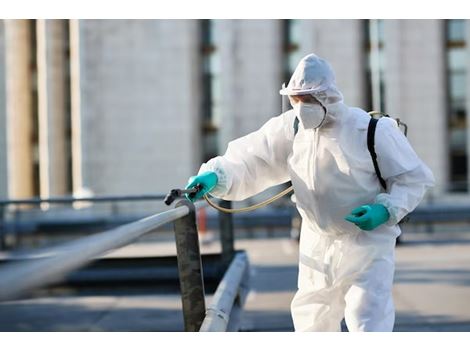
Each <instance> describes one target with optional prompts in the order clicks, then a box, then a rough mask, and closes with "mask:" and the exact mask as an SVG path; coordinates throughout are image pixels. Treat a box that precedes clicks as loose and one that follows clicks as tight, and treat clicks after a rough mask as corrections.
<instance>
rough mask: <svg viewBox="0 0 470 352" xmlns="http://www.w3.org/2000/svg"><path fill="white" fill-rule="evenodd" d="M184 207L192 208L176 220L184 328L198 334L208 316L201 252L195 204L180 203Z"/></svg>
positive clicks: (183, 201) (185, 201)
mask: <svg viewBox="0 0 470 352" xmlns="http://www.w3.org/2000/svg"><path fill="white" fill-rule="evenodd" d="M181 206H187V207H188V208H189V209H190V211H189V214H188V215H186V216H184V217H182V218H180V219H177V220H175V221H174V229H175V238H176V254H177V257H178V258H177V259H178V273H179V281H180V289H181V300H182V302H183V315H184V329H185V331H192V332H195V331H199V328H200V327H201V325H202V322H203V321H204V318H205V315H206V304H205V300H204V281H203V273H202V262H201V252H200V250H199V238H198V233H197V225H196V210H195V207H194V204H193V203H191V202H190V201H188V200H180V201H179V202H178V203H177V204H176V207H181Z"/></svg>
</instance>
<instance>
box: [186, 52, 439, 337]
mask: <svg viewBox="0 0 470 352" xmlns="http://www.w3.org/2000/svg"><path fill="white" fill-rule="evenodd" d="M280 93H281V94H282V95H287V96H288V97H289V100H290V103H291V105H292V109H291V110H289V111H287V112H285V113H283V114H281V115H280V116H277V117H273V118H271V119H270V120H269V121H267V122H266V123H265V124H264V125H263V126H262V127H261V128H260V129H259V130H258V131H256V132H253V133H250V134H248V135H246V136H244V137H241V138H238V139H236V140H234V141H232V142H230V143H229V145H228V148H227V151H226V153H225V154H224V155H223V156H218V157H215V158H213V159H211V160H209V161H208V162H207V163H205V164H203V165H202V166H201V168H200V170H199V173H198V175H197V176H193V177H191V178H190V180H189V183H188V185H187V187H188V188H190V187H193V186H195V185H196V184H200V185H202V186H203V187H202V189H201V190H200V191H199V192H198V193H196V194H195V195H194V197H193V198H192V199H194V200H195V199H198V198H201V197H202V196H203V195H204V194H205V193H207V192H210V194H211V195H213V196H215V197H218V198H223V199H226V200H244V199H246V198H248V197H251V196H253V195H256V194H257V193H260V192H262V191H264V190H265V189H267V188H269V187H271V186H274V185H279V184H282V183H284V182H287V181H292V185H293V187H294V192H295V196H296V206H297V209H298V210H299V213H300V215H301V217H302V228H301V236H300V247H299V276H298V291H297V293H296V294H295V297H294V299H293V300H292V304H291V312H292V318H293V321H294V326H295V330H296V331H341V330H340V323H341V320H342V319H343V317H344V318H345V320H346V324H347V327H348V329H349V331H392V330H393V325H394V320H395V310H394V305H393V299H392V283H393V274H394V249H395V241H396V238H397V237H398V236H399V235H400V233H401V231H400V228H399V226H398V225H397V224H398V222H399V221H400V220H401V219H402V218H403V217H404V216H406V214H408V213H409V212H411V211H412V210H413V209H414V208H415V207H416V206H417V205H418V203H419V202H420V201H421V199H422V198H423V196H424V194H425V192H426V190H427V189H428V188H429V187H431V186H433V184H434V178H433V175H432V173H431V171H430V170H429V168H428V167H427V166H426V165H424V164H423V162H422V161H421V160H420V159H419V158H418V156H417V155H416V153H415V152H414V150H413V149H412V147H411V146H410V144H409V143H408V140H407V139H406V137H405V136H404V135H403V133H402V132H401V131H400V130H399V128H398V126H397V123H396V122H395V120H393V119H390V118H381V119H380V120H379V122H378V124H377V127H376V131H375V152H376V154H377V162H378V166H379V169H380V171H381V174H382V178H383V179H384V180H385V181H386V186H387V187H386V190H385V189H384V188H382V186H381V184H380V182H379V180H378V178H377V175H376V171H375V169H374V165H373V161H372V158H371V155H370V153H369V150H368V148H367V130H368V125H369V120H370V116H369V115H368V114H367V113H366V112H365V111H363V110H361V109H359V108H351V107H348V106H347V105H345V104H344V102H343V96H342V94H341V93H340V91H339V90H338V89H337V88H336V83H335V76H334V73H333V70H332V68H331V67H330V65H329V64H328V63H327V62H326V61H325V60H323V59H321V58H320V57H318V56H316V55H314V54H310V55H307V56H306V57H304V58H303V59H302V60H301V61H300V63H299V64H298V66H297V68H296V70H295V72H294V74H293V75H292V78H291V80H290V81H289V84H288V86H287V87H285V88H283V89H282V90H281V91H280Z"/></svg>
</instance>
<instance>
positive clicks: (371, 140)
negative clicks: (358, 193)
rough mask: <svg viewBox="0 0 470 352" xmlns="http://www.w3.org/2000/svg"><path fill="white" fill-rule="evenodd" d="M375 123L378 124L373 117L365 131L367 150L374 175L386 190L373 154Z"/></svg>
mask: <svg viewBox="0 0 470 352" xmlns="http://www.w3.org/2000/svg"><path fill="white" fill-rule="evenodd" d="M377 122H379V120H378V119H375V118H373V117H372V118H371V119H370V121H369V128H368V129H367V148H368V149H369V153H370V156H371V157H372V162H373V163H374V169H375V173H376V174H377V177H378V178H379V181H380V184H381V185H382V187H383V189H385V190H386V189H387V184H386V183H385V180H384V179H383V178H382V174H381V173H380V169H379V164H377V154H376V153H375V129H376V127H377Z"/></svg>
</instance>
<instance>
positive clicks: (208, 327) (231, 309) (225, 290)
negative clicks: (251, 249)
mask: <svg viewBox="0 0 470 352" xmlns="http://www.w3.org/2000/svg"><path fill="white" fill-rule="evenodd" d="M248 278H249V264H248V258H247V256H246V254H245V253H237V254H236V255H235V258H234V259H233V261H232V264H231V265H230V267H229V269H228V270H227V272H226V273H225V275H224V277H223V279H222V281H221V282H220V284H219V286H218V287H217V290H216V291H215V295H214V298H213V299H212V304H211V305H210V306H209V308H208V309H207V314H206V317H205V319H204V322H203V323H202V326H201V329H200V331H201V332H217V331H219V332H220V331H237V330H239V325H240V314H239V313H240V309H241V307H242V306H243V305H244V303H245V298H246V295H247V293H248ZM232 313H235V314H232Z"/></svg>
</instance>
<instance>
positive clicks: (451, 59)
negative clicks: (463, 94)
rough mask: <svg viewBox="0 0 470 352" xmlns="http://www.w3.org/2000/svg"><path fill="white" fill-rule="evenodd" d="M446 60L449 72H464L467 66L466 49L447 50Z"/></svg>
mask: <svg viewBox="0 0 470 352" xmlns="http://www.w3.org/2000/svg"><path fill="white" fill-rule="evenodd" d="M447 60H448V64H449V70H452V71H457V70H465V69H466V66H467V64H468V62H467V50H466V48H464V47H463V48H453V49H452V50H449V52H448V53H447Z"/></svg>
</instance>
